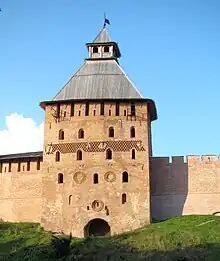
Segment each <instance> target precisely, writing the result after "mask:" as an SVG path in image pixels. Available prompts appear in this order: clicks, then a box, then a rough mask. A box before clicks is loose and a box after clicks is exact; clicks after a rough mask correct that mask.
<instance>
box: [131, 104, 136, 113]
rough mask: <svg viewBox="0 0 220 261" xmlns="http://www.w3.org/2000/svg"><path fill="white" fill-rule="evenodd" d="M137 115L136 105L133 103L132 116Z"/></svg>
mask: <svg viewBox="0 0 220 261" xmlns="http://www.w3.org/2000/svg"><path fill="white" fill-rule="evenodd" d="M135 115H136V111H135V104H134V103H133V102H132V103H131V116H135Z"/></svg>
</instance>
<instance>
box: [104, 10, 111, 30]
mask: <svg viewBox="0 0 220 261" xmlns="http://www.w3.org/2000/svg"><path fill="white" fill-rule="evenodd" d="M106 24H109V25H110V21H109V20H108V19H107V18H106V14H105V13H104V25H103V28H105V27H106Z"/></svg>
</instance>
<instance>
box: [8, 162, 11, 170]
mask: <svg viewBox="0 0 220 261" xmlns="http://www.w3.org/2000/svg"><path fill="white" fill-rule="evenodd" d="M8 172H11V162H9V163H8Z"/></svg>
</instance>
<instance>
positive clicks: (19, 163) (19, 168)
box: [18, 162, 21, 172]
mask: <svg viewBox="0 0 220 261" xmlns="http://www.w3.org/2000/svg"><path fill="white" fill-rule="evenodd" d="M20 171H21V162H18V172H20Z"/></svg>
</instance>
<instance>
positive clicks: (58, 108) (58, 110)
mask: <svg viewBox="0 0 220 261" xmlns="http://www.w3.org/2000/svg"><path fill="white" fill-rule="evenodd" d="M59 117H60V104H57V118H59Z"/></svg>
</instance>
